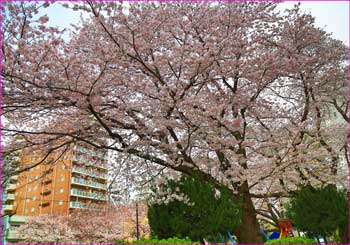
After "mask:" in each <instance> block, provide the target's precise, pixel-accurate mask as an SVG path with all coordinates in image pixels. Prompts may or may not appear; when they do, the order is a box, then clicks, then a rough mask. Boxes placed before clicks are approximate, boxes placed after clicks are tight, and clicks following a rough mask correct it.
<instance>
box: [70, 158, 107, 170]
mask: <svg viewBox="0 0 350 245" xmlns="http://www.w3.org/2000/svg"><path fill="white" fill-rule="evenodd" d="M73 161H75V162H78V163H81V164H84V165H86V166H92V167H96V168H101V169H108V166H107V164H105V163H102V162H96V163H94V162H92V160H91V159H87V158H85V157H77V156H74V157H73Z"/></svg>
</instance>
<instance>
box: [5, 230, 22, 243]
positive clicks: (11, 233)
mask: <svg viewBox="0 0 350 245" xmlns="http://www.w3.org/2000/svg"><path fill="white" fill-rule="evenodd" d="M5 237H6V240H8V241H13V240H16V241H17V240H18V239H19V238H20V236H19V233H18V231H16V230H8V231H6V233H5Z"/></svg>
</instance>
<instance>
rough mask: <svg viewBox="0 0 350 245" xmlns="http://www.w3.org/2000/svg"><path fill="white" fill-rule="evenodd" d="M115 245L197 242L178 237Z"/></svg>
mask: <svg viewBox="0 0 350 245" xmlns="http://www.w3.org/2000/svg"><path fill="white" fill-rule="evenodd" d="M116 244H199V242H193V241H191V239H190V238H188V237H186V238H184V239H181V238H178V237H172V238H166V239H158V238H156V237H155V238H151V239H140V240H136V241H132V242H117V243H116Z"/></svg>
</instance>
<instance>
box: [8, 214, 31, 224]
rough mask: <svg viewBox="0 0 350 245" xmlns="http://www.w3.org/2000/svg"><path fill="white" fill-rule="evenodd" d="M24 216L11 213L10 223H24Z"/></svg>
mask: <svg viewBox="0 0 350 245" xmlns="http://www.w3.org/2000/svg"><path fill="white" fill-rule="evenodd" d="M26 219H27V217H26V216H19V215H13V216H11V217H10V219H9V222H10V223H24V222H25V221H26Z"/></svg>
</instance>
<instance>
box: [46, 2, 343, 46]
mask: <svg viewBox="0 0 350 245" xmlns="http://www.w3.org/2000/svg"><path fill="white" fill-rule="evenodd" d="M295 3H297V2H296V1H285V2H282V3H280V6H278V10H280V11H283V10H284V9H286V8H291V7H293V5H294V4H295ZM301 9H302V10H303V11H305V12H310V13H311V14H312V15H313V16H314V17H315V24H316V26H318V27H321V28H323V29H324V30H326V31H327V32H330V33H333V37H334V38H336V39H340V40H342V41H343V42H344V43H346V44H347V45H348V46H350V45H349V22H350V21H349V2H348V1H302V3H301ZM39 14H40V15H43V14H47V15H48V16H49V17H50V21H49V24H51V25H53V26H59V27H60V28H69V27H70V23H74V24H77V23H78V22H79V19H80V13H79V12H75V11H72V10H69V9H66V8H63V7H62V6H60V4H59V3H55V4H53V5H52V6H50V7H49V8H46V9H42V10H41V11H40V13H39ZM66 37H68V35H66Z"/></svg>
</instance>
